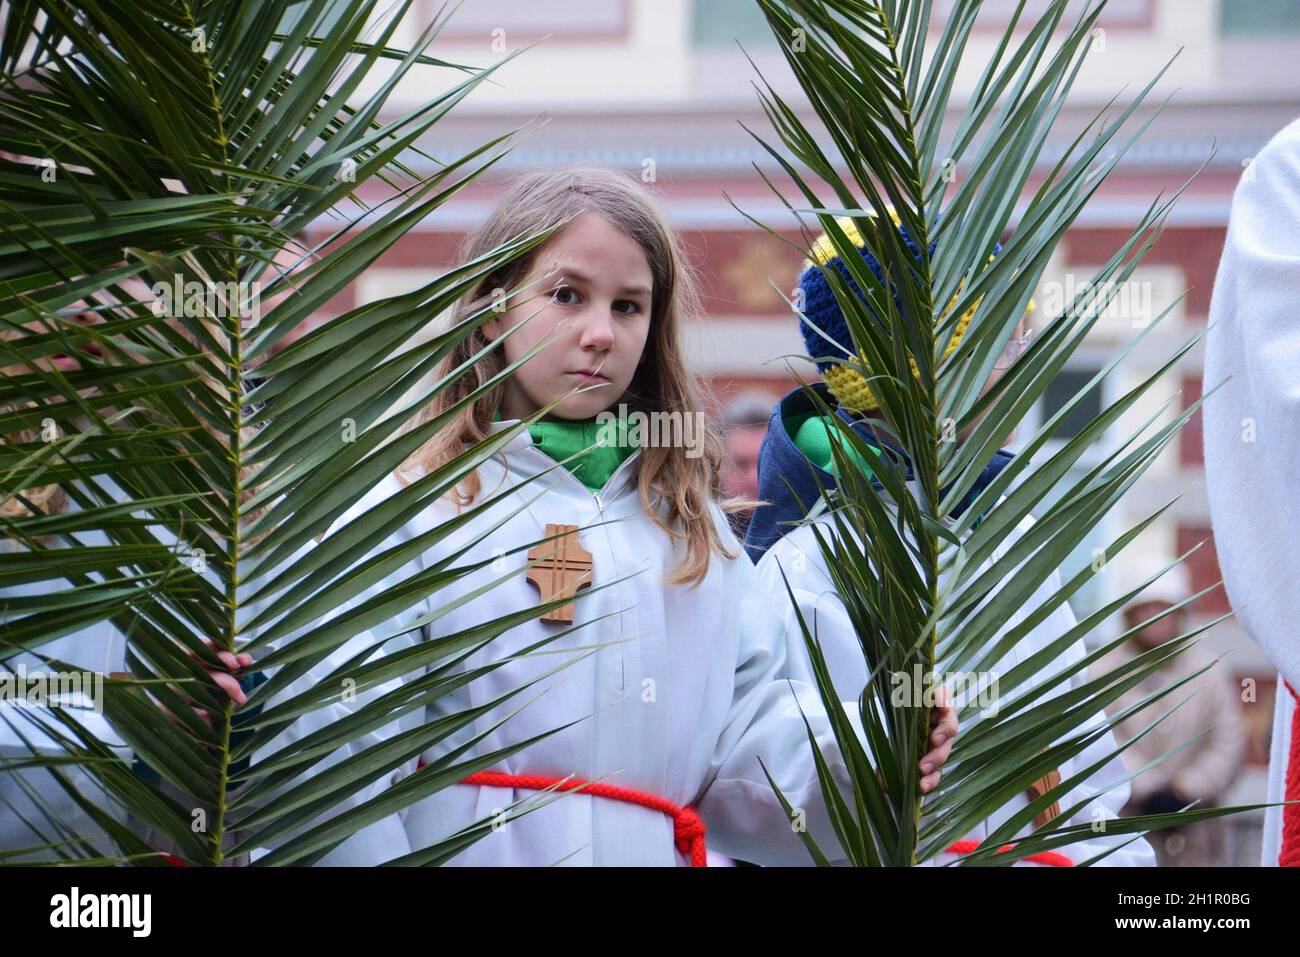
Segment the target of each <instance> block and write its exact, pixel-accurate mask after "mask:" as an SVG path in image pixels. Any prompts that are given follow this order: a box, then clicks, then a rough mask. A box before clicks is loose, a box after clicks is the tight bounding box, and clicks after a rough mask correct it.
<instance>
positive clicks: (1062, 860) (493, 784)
mask: <svg viewBox="0 0 1300 957" xmlns="http://www.w3.org/2000/svg"><path fill="white" fill-rule="evenodd" d="M420 766H421V767H423V766H424V764H423V762H421V764H420ZM460 783H461V784H477V785H480V786H482V787H490V788H524V789H527V790H530V791H541V790H544V789H545V788H549V787H554V788H555V789H556V790H557V791H576V790H578V789H579V788H581V789H582V793H583V794H590V795H592V796H593V797H603V798H612V799H613V800H615V801H626V802H627V803H629V804H638V805H640V806H641V807H648V808H650V810H652V811H659V812H661V813H663V814H667V815H668V816H669V817H670V818H672V819H673V841H674V843H675V844H676V845H677V850H679V851H681V852H682V853H683V854H685V855H686V856H687V857H688V858H690V861H691V867H707V866H708V856H707V851H706V848H705V843H704V835H705V827H704V821H703V819H702V818H701V817H700V815H699V814H698V813H697V812H696V810H695V808H693V807H678V806H677V805H676V804H673V803H672V802H671V801H667V800H665V799H663V798H661V797H657V796H656V795H654V794H647V793H646V792H644V791H637V790H634V789H632V788H621V787H615V786H613V785H611V784H600V783H592V782H590V781H584V780H583V779H582V778H575V777H569V778H551V777H543V776H542V775H540V774H505V773H503V772H500V771H479V772H478V773H477V774H471V775H470V776H469V777H467V778H463V779H462V780H461V782H460ZM1014 846H1015V845H1014V844H1006V845H1003V846H1002V847H1001V848H999V849H998V852H997V853H999V854H1004V853H1006V852H1007V851H1009V850H1011V848H1013V847H1014ZM977 847H979V842H978V841H958V842H957V843H955V844H953V845H952V846H951V847H949V848H948V851H949V852H950V853H953V854H969V853H970V852H971V851H973V850H975V848H977ZM1025 860H1027V861H1033V862H1034V863H1036V864H1050V865H1051V866H1052V867H1073V866H1074V861H1072V860H1070V859H1069V858H1068V857H1066V856H1065V855H1064V854H1058V853H1057V852H1056V851H1044V852H1042V853H1041V854H1033V855H1031V856H1029V857H1026V858H1025Z"/></svg>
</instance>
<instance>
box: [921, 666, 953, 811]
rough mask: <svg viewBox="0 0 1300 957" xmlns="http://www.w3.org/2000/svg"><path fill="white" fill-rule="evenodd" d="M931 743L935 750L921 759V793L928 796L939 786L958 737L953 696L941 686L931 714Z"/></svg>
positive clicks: (936, 692)
mask: <svg viewBox="0 0 1300 957" xmlns="http://www.w3.org/2000/svg"><path fill="white" fill-rule="evenodd" d="M930 726H931V727H932V728H934V731H932V732H931V734H930V743H931V744H933V745H934V749H933V750H932V751H930V752H928V753H927V754H926V756H925V757H923V758H922V759H921V774H922V775H924V777H922V778H921V793H922V794H928V793H929V792H931V791H933V790H934V789H935V788H936V787H938V786H939V776H940V773H941V772H940V771H939V768H941V767H942V766H943V764H944V762H946V761H947V760H948V755H949V754H951V753H952V740H953V738H955V737H957V709H956V707H954V706H953V703H952V695H951V694H949V693H948V689H947V688H945V687H944V686H943V685H940V686H939V687H938V688H937V689H936V691H935V707H934V710H933V711H931V712H930Z"/></svg>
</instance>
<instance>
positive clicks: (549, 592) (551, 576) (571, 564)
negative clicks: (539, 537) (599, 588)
mask: <svg viewBox="0 0 1300 957" xmlns="http://www.w3.org/2000/svg"><path fill="white" fill-rule="evenodd" d="M554 535H563V536H564V538H559V539H556V540H555V541H550V542H542V543H541V544H540V545H534V546H533V547H532V548H531V549H529V551H528V560H529V561H533V560H534V559H541V561H540V562H538V563H537V564H536V565H534V566H532V567H531V568H529V569H528V580H529V581H530V582H532V583H533V584H534V585H536V586H537V588H538V590H539V591H540V592H541V594H542V601H543V602H548V601H551V600H552V599H555V598H564V597H569V598H572V597H573V596H574V595H576V594H577V593H578V589H580V588H586V587H587V586H588V585H590V584H591V552H589V551H587V550H586V549H585V548H583V547H582V545H580V544H579V543H578V526H577V525H554V524H549V523H548V524H547V526H546V537H547V538H551V537H552V536H554ZM542 621H563V622H572V621H573V602H569V603H568V604H567V605H560V606H558V607H556V608H552V609H551V610H550V611H548V612H546V614H544V615H542Z"/></svg>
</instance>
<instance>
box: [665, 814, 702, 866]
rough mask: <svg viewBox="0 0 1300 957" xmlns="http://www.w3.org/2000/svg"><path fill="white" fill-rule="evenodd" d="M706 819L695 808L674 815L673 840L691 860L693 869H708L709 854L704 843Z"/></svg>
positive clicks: (678, 848)
mask: <svg viewBox="0 0 1300 957" xmlns="http://www.w3.org/2000/svg"><path fill="white" fill-rule="evenodd" d="M706 830H707V829H706V828H705V826H704V819H703V818H701V817H700V815H699V813H698V812H697V811H696V810H695V808H693V807H682V808H678V809H677V813H676V814H674V815H673V840H674V842H675V843H676V844H677V850H679V851H681V852H682V853H683V854H685V855H686V856H687V858H689V859H690V862H691V867H708V866H709V854H708V851H707V850H706V845H705V843H704V835H705V832H706Z"/></svg>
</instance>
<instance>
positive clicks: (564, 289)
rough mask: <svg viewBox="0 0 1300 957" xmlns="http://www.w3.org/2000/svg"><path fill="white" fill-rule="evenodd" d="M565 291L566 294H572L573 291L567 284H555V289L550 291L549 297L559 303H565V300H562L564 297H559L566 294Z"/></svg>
mask: <svg viewBox="0 0 1300 957" xmlns="http://www.w3.org/2000/svg"><path fill="white" fill-rule="evenodd" d="M566 293H567V294H572V293H573V290H572V289H571V288H569V287H568V286H556V287H555V291H554V292H553V293H551V298H552V299H553V300H555V301H556V302H558V303H560V304H561V305H567V300H564V299H561V298H560V297H561V296H562V295H564V294H566Z"/></svg>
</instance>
